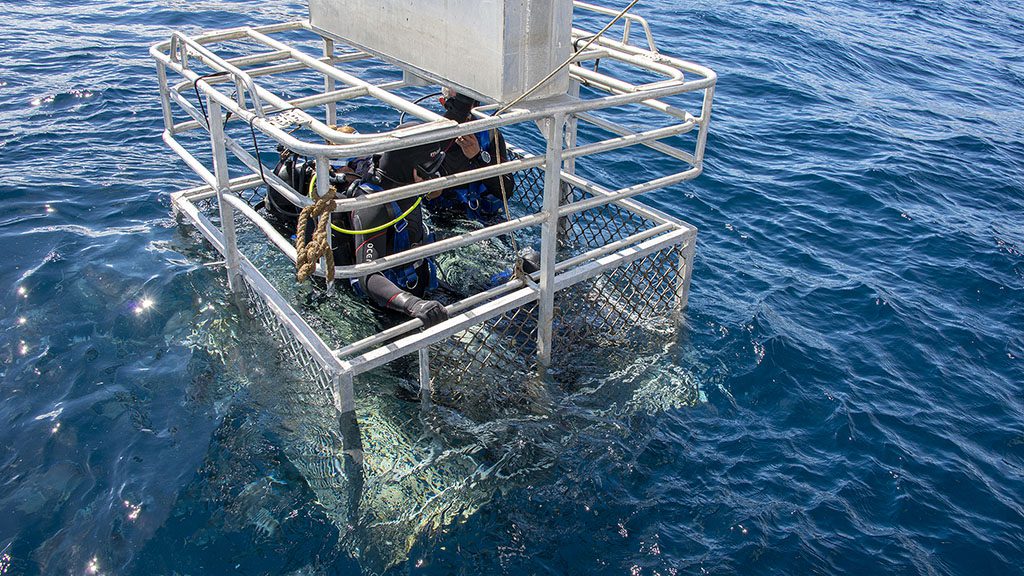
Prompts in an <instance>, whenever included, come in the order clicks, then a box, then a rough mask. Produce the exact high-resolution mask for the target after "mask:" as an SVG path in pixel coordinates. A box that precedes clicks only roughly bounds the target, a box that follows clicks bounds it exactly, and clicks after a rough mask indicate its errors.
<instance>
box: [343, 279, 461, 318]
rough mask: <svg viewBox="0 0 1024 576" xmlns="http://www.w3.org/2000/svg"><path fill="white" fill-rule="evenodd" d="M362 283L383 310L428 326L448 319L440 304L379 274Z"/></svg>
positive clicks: (363, 280) (367, 292)
mask: <svg viewBox="0 0 1024 576" xmlns="http://www.w3.org/2000/svg"><path fill="white" fill-rule="evenodd" d="M361 283H362V285H363V286H364V287H365V290H366V294H367V295H369V296H370V299H372V300H373V301H374V302H376V303H377V304H378V305H379V306H381V307H383V308H387V309H388V310H394V311H396V312H401V313H403V314H405V315H407V316H412V317H413V318H419V319H420V320H422V321H423V323H424V324H425V325H427V326H433V325H434V324H438V323H440V322H443V321H445V320H447V319H448V311H447V310H445V308H444V306H443V305H441V303H440V302H438V301H436V300H424V299H423V298H419V297H417V296H414V295H412V294H410V293H408V292H406V291H405V290H402V289H401V288H399V287H398V286H395V284H394V282H392V281H391V280H388V279H387V278H385V277H384V275H383V274H381V273H379V272H378V273H376V274H371V275H369V276H367V277H366V278H363V279H362V280H361Z"/></svg>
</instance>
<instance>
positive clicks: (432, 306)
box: [408, 298, 448, 327]
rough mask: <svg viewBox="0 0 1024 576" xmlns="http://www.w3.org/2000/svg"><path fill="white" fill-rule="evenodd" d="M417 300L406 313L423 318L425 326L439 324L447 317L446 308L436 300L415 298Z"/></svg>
mask: <svg viewBox="0 0 1024 576" xmlns="http://www.w3.org/2000/svg"><path fill="white" fill-rule="evenodd" d="M416 300H417V302H416V303H415V304H413V305H412V307H411V308H409V310H408V314H409V315H410V316H412V317H414V318H419V319H420V320H423V324H424V325H425V326H427V327H430V326H433V325H435V324H440V323H441V322H444V321H445V320H447V319H448V310H446V309H445V307H444V305H443V304H441V303H440V302H438V301H437V300H423V299H421V298H417V299H416Z"/></svg>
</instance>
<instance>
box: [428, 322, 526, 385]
mask: <svg viewBox="0 0 1024 576" xmlns="http://www.w3.org/2000/svg"><path fill="white" fill-rule="evenodd" d="M536 360H537V303H536V302H532V303H530V304H527V305H525V306H521V307H519V308H514V309H512V310H509V311H508V312H505V313H504V314H502V315H500V316H498V317H497V318H494V319H492V320H489V321H487V322H484V323H482V324H477V325H475V326H473V327H471V328H468V329H466V330H463V331H462V332H459V333H457V334H454V335H453V336H451V337H449V338H447V339H445V340H442V341H441V342H439V343H437V344H434V345H433V346H432V347H431V348H430V370H431V374H432V376H433V381H434V398H435V400H438V401H441V402H448V401H456V400H458V399H459V397H460V395H461V392H460V389H464V387H467V386H468V387H474V385H477V384H486V385H488V386H490V385H492V384H493V383H494V382H495V381H496V380H500V379H514V378H516V377H517V376H522V377H526V376H528V375H529V374H531V373H532V372H533V371H534V370H535V369H536Z"/></svg>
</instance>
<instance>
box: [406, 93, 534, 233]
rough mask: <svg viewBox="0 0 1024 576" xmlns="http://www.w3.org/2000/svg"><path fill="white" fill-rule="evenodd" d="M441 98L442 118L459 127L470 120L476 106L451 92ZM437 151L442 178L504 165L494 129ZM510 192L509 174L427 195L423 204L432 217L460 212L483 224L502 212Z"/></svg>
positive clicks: (450, 142)
mask: <svg viewBox="0 0 1024 576" xmlns="http://www.w3.org/2000/svg"><path fill="white" fill-rule="evenodd" d="M442 94H443V96H442V98H441V103H442V105H444V108H445V113H444V117H445V118H448V119H450V120H455V121H456V122H459V123H462V122H467V121H469V120H472V119H473V115H472V112H471V111H472V109H473V108H474V107H476V106H479V102H477V101H476V100H473V99H472V98H470V97H469V96H466V95H463V94H458V93H456V92H455V91H454V90H452V89H451V88H445V89H444V90H443V92H442ZM441 149H442V150H443V151H444V152H445V159H444V165H443V173H444V174H446V175H452V174H458V173H460V172H465V171H467V170H474V169H477V168H482V167H484V166H489V165H493V164H495V163H498V162H506V161H508V149H507V148H506V146H505V139H504V137H502V135H501V133H500V132H499V131H498V130H497V129H494V130H484V131H482V132H477V133H476V134H467V135H465V136H459V137H458V138H453V139H451V140H447V141H444V142H442V143H441ZM514 190H515V179H514V178H513V177H512V175H511V174H505V175H504V176H500V177H499V176H495V177H493V178H488V179H486V180H481V181H479V182H472V183H470V184H467V185H463V186H460V187H457V188H447V189H445V190H443V191H441V192H439V193H434V194H431V195H429V196H428V197H427V198H428V199H427V202H426V204H427V208H428V209H429V210H430V211H431V213H432V214H437V213H441V212H464V213H465V214H466V216H467V217H469V218H470V219H472V220H477V221H483V220H485V219H486V218H488V217H490V216H494V215H495V214H499V213H501V212H502V210H503V208H504V201H503V200H502V196H504V197H505V199H509V198H511V197H512V194H513V192H514Z"/></svg>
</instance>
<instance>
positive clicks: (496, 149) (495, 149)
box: [470, 130, 516, 198]
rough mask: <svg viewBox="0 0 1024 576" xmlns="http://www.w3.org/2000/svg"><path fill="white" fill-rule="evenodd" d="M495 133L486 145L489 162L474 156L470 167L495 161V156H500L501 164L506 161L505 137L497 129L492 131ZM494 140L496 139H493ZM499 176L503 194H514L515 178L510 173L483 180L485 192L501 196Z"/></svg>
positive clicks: (487, 164) (491, 163) (486, 164)
mask: <svg viewBox="0 0 1024 576" xmlns="http://www.w3.org/2000/svg"><path fill="white" fill-rule="evenodd" d="M494 133H495V134H497V138H496V139H492V142H491V145H490V146H488V148H489V150H488V151H487V152H488V154H490V155H491V161H490V163H485V162H482V161H481V159H480V156H479V155H478V156H476V157H475V158H474V159H472V160H471V161H470V163H471V167H472V168H480V167H482V166H489V165H493V164H496V163H497V158H501V162H502V164H504V163H505V162H508V148H507V147H506V146H505V137H504V136H502V135H501V132H500V131H498V130H495V131H494ZM494 140H496V141H494ZM499 178H501V179H502V180H504V181H505V195H506V196H507V197H508V198H511V197H512V196H513V195H514V194H515V189H516V180H515V178H513V177H512V175H511V174H505V175H504V176H495V177H494V178H488V179H487V180H484V187H486V188H487V193H488V194H492V195H494V197H495V198H501V182H500V181H499V180H498V179H499Z"/></svg>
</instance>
